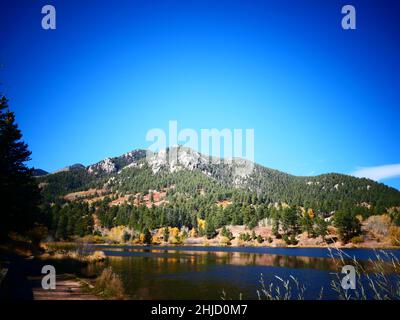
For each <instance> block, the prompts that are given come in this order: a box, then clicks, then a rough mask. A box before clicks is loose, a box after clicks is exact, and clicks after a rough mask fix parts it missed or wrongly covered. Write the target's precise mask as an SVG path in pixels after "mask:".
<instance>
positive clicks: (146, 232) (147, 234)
mask: <svg viewBox="0 0 400 320" xmlns="http://www.w3.org/2000/svg"><path fill="white" fill-rule="evenodd" d="M151 238H152V237H151V232H150V230H149V229H145V230H144V240H143V242H144V243H146V244H151Z"/></svg>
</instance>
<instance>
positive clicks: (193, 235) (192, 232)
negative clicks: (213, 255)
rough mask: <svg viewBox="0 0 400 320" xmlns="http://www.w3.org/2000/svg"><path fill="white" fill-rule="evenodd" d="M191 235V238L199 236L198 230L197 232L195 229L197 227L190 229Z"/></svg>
mask: <svg viewBox="0 0 400 320" xmlns="http://www.w3.org/2000/svg"><path fill="white" fill-rule="evenodd" d="M189 237H191V238H194V237H197V232H196V229H195V228H192V229H191V230H190V231H189Z"/></svg>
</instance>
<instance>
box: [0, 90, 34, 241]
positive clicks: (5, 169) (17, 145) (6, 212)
mask: <svg viewBox="0 0 400 320" xmlns="http://www.w3.org/2000/svg"><path fill="white" fill-rule="evenodd" d="M21 138H22V134H21V131H20V130H19V129H18V126H17V124H16V123H15V115H14V113H13V112H11V111H10V110H9V109H8V101H7V99H6V98H5V97H4V96H3V97H1V98H0V201H1V206H2V210H1V211H2V213H1V215H2V217H1V223H0V237H1V236H7V234H8V233H9V232H10V231H16V232H25V231H27V230H28V229H30V228H31V227H32V226H33V224H34V222H41V221H40V219H39V218H40V217H39V215H38V202H39V189H38V187H37V184H36V182H35V180H34V178H33V177H32V173H33V171H32V170H31V169H28V168H27V167H26V166H25V164H24V163H25V162H26V161H28V160H30V155H31V152H30V151H29V150H28V146H27V144H25V143H24V142H23V141H22V140H21Z"/></svg>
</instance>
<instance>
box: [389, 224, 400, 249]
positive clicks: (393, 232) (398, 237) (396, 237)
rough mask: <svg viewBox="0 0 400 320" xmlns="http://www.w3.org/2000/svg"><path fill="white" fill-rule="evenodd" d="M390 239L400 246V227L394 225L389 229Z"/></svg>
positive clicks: (393, 243)
mask: <svg viewBox="0 0 400 320" xmlns="http://www.w3.org/2000/svg"><path fill="white" fill-rule="evenodd" d="M389 239H390V242H391V243H392V245H394V246H400V227H396V226H392V227H390V229H389Z"/></svg>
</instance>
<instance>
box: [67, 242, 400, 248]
mask: <svg viewBox="0 0 400 320" xmlns="http://www.w3.org/2000/svg"><path fill="white" fill-rule="evenodd" d="M70 243H76V244H80V242H70ZM85 244H86V245H93V246H97V247H154V248H174V247H199V248H208V247H210V248H244V249H247V248H266V249H285V248H286V249H328V248H331V249H366V250H374V249H376V250H400V247H399V246H397V247H396V246H360V245H353V244H351V245H339V246H330V245H324V246H301V245H300V246H299V245H296V246H293V245H287V246H265V245H247V246H246V245H222V244H209V245H204V244H195V243H193V244H188V243H186V244H185V243H182V244H170V243H165V244H164V243H163V244H141V243H114V244H113V243H85Z"/></svg>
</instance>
